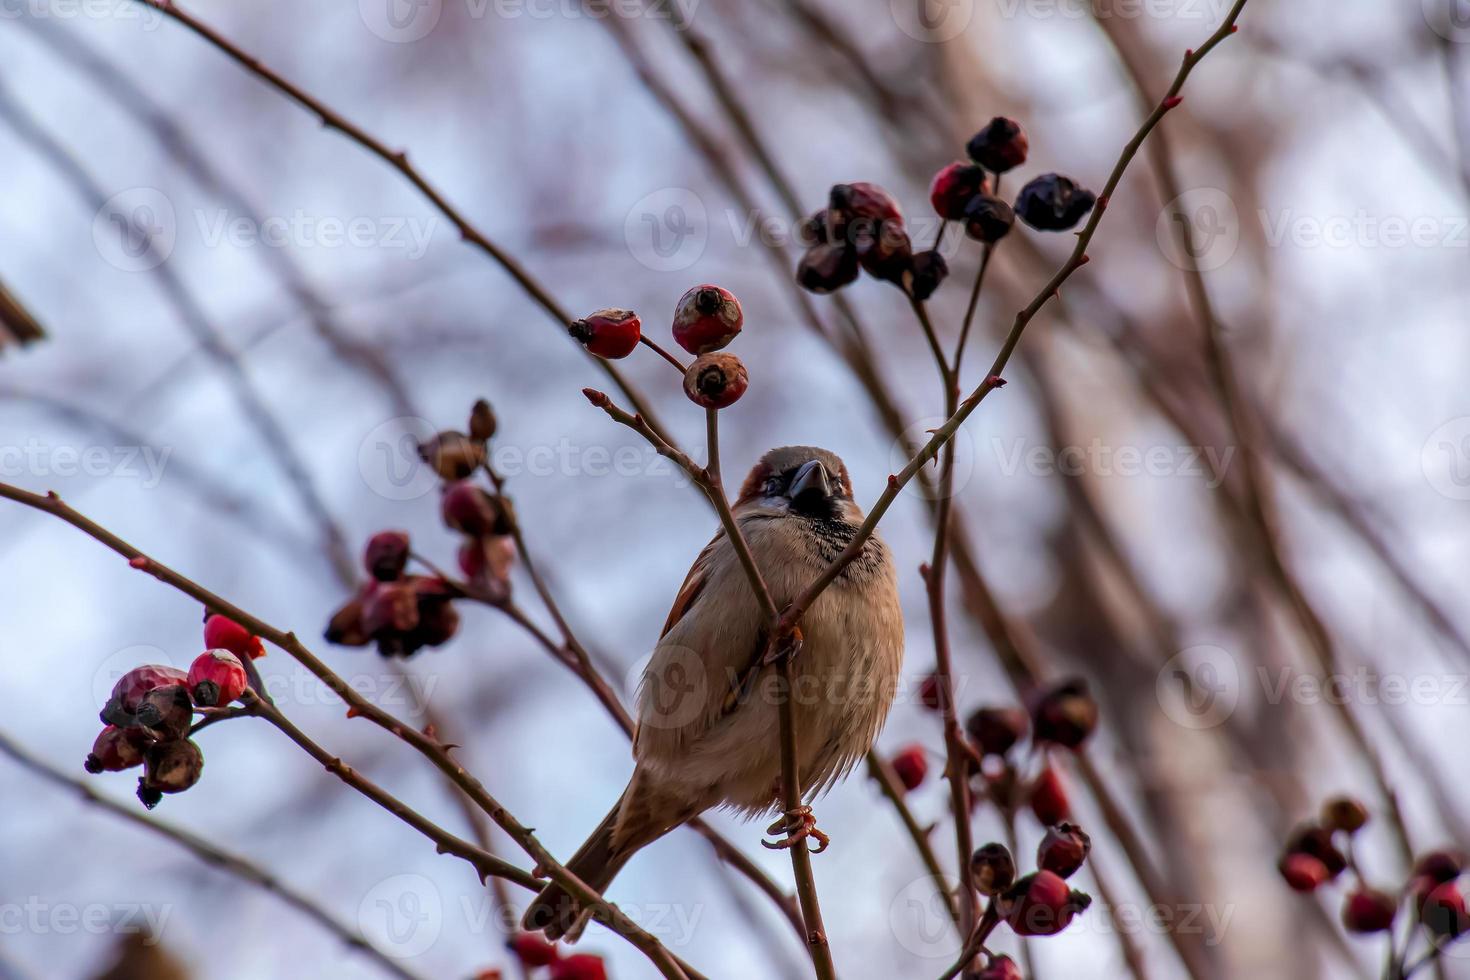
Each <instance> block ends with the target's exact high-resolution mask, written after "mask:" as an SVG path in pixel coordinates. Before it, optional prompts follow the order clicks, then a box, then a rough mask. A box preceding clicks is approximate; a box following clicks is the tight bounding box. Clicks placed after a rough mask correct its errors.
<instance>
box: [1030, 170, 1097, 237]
mask: <svg viewBox="0 0 1470 980" xmlns="http://www.w3.org/2000/svg"><path fill="white" fill-rule="evenodd" d="M1096 203H1097V195H1095V194H1093V193H1092V191H1089V190H1084V189H1083V188H1081V187H1078V186H1077V184H1076V182H1075V181H1073V180H1072V179H1071V178H1069V177H1063V176H1061V175H1059V174H1044V175H1042V176H1040V177H1037V178H1036V179H1035V180H1033V181H1031V183H1029V184H1027V185H1026V186H1025V187H1023V188H1021V193H1020V195H1019V196H1018V197H1017V198H1016V216H1017V217H1019V218H1020V219H1021V220H1022V221H1024V222H1026V223H1027V224H1028V225H1030V226H1031V227H1032V228H1035V229H1036V230H1037V231H1066V230H1067V229H1069V228H1073V227H1075V226H1076V224H1077V222H1079V221H1081V220H1082V218H1083V216H1084V215H1086V214H1087V212H1089V211H1091V210H1092V206H1093V205H1094V204H1096Z"/></svg>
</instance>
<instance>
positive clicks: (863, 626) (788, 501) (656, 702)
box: [522, 446, 903, 940]
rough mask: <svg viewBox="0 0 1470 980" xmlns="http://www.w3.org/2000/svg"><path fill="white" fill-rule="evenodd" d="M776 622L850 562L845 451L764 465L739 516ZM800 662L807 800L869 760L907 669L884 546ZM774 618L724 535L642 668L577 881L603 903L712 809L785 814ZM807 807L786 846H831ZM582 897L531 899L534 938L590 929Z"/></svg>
mask: <svg viewBox="0 0 1470 980" xmlns="http://www.w3.org/2000/svg"><path fill="white" fill-rule="evenodd" d="M732 511H733V514H734V517H735V521H736V523H737V524H738V526H739V528H740V531H741V534H742V535H743V536H744V537H745V539H746V541H747V542H748V543H749V545H750V550H751V553H752V555H753V556H754V558H755V563H756V566H757V568H759V570H760V573H761V577H762V578H763V579H764V581H765V584H766V587H767V589H768V590H769V591H770V593H771V598H772V599H773V600H774V601H775V603H776V606H777V608H778V609H784V608H785V607H786V606H787V605H788V604H790V603H791V602H792V601H793V600H794V599H796V598H797V596H798V595H800V593H801V592H802V591H803V590H804V589H805V588H806V587H807V586H808V585H810V583H811V582H812V580H813V579H815V578H816V576H817V575H818V574H819V573H820V572H821V571H822V570H823V569H825V568H826V567H827V566H828V565H830V564H831V563H832V562H833V560H835V559H836V558H837V556H838V555H839V554H841V553H842V551H843V549H844V548H846V547H847V545H848V544H849V543H850V542H851V541H852V539H853V537H854V536H855V535H856V534H857V531H858V528H859V527H860V525H861V524H862V521H863V512H862V509H861V508H859V507H858V505H857V504H856V503H854V502H853V491H852V480H851V478H850V477H849V475H848V472H847V467H846V466H845V465H844V464H843V462H842V460H841V459H839V458H838V457H837V456H836V455H835V454H834V453H831V452H828V451H827V450H825V449H817V448H813V447H810V446H786V447H783V448H780V449H772V450H771V451H770V452H768V453H766V454H765V455H764V456H763V457H762V458H761V460H760V462H758V463H757V464H756V465H755V467H754V468H753V469H752V470H751V471H750V474H749V476H747V477H746V479H745V482H744V484H743V486H742V487H741V490H740V495H739V497H738V498H737V499H736V501H735V503H734V505H733V506H732ZM800 630H801V645H800V648H799V649H798V650H797V652H796V653H795V656H794V659H793V661H792V673H793V690H794V692H795V694H794V704H793V717H794V720H795V731H796V744H797V752H798V763H799V769H800V775H801V786H802V790H803V796H804V800H805V801H808V802H809V801H810V800H811V799H812V798H813V797H815V796H816V795H818V794H820V793H821V792H823V791H825V790H826V789H828V788H830V787H831V786H832V784H833V783H835V782H837V781H838V780H839V779H841V778H842V777H843V776H845V775H846V774H847V773H848V772H849V771H851V769H852V768H853V766H854V765H856V764H857V762H858V761H859V760H860V759H862V758H863V756H864V755H865V754H866V753H867V751H868V749H869V748H871V747H872V744H873V741H874V739H875V738H876V737H877V735H878V730H879V729H880V728H881V727H882V725H883V721H884V719H885V718H886V717H887V715H888V709H889V707H890V705H891V704H892V702H893V695H894V691H895V689H896V688H897V685H898V678H899V672H900V668H901V666H902V661H903V615H902V612H901V610H900V606H899V600H898V576H897V574H896V572H895V570H894V565H893V560H892V557H891V555H890V553H889V550H888V547H887V546H886V545H885V544H884V543H883V542H882V540H880V539H879V538H878V536H877V535H874V536H872V537H870V538H869V539H868V540H867V542H866V543H865V544H864V546H863V550H862V552H861V554H860V555H859V556H858V557H857V558H856V559H855V560H854V561H853V562H852V563H851V564H849V565H848V566H847V567H846V568H845V569H844V570H843V571H842V574H841V575H840V576H838V578H837V579H836V580H834V581H833V583H832V584H831V585H830V586H829V587H828V588H827V589H826V591H824V592H823V593H822V594H821V595H820V596H818V597H817V599H816V601H815V602H813V603H812V605H811V607H810V608H809V609H808V610H807V611H806V612H805V613H804V614H803V616H802V618H801V623H800ZM768 639H769V638H768V636H767V629H766V619H765V617H764V616H763V615H762V611H761V607H760V603H759V601H758V600H757V598H756V595H755V591H754V589H752V587H751V585H750V580H749V579H748V578H747V576H746V573H745V569H744V568H743V566H742V565H741V563H740V559H739V557H738V556H737V554H736V551H735V548H734V546H733V545H732V544H731V542H730V540H729V538H728V537H727V536H726V535H725V533H724V531H723V529H722V530H721V531H720V533H718V534H716V535H715V538H714V540H713V541H711V542H710V543H709V545H708V546H707V547H706V548H705V549H704V551H702V552H701V553H700V555H699V557H698V558H697V559H696V560H695V562H694V566H693V567H692V568H691V569H690V570H689V574H688V576H687V577H686V578H685V580H684V585H683V587H682V588H681V589H680V590H679V594H678V596H677V597H676V598H675V599H674V606H673V609H672V610H671V611H670V613H669V616H668V620H667V622H666V623H665V624H664V628H663V633H662V634H661V638H660V639H659V642H658V645H657V647H656V648H655V650H654V652H653V656H652V658H651V659H650V660H649V663H648V665H647V667H645V669H644V671H643V678H642V682H641V684H640V685H639V691H638V708H637V716H638V720H637V726H636V728H635V730H634V736H633V758H634V760H635V765H634V769H633V775H632V777H631V778H630V779H629V780H628V786H627V788H626V789H625V790H623V794H622V796H621V797H620V798H619V799H618V801H617V803H616V804H614V805H613V808H612V810H611V811H610V812H609V813H608V815H607V816H606V817H605V818H603V821H602V823H600V824H599V825H598V827H597V829H596V830H594V831H593V832H592V836H590V837H589V838H588V839H587V842H586V843H585V844H583V845H582V847H581V849H579V850H578V851H577V853H576V854H575V855H574V856H573V857H572V859H571V860H570V861H568V862H567V869H568V870H569V871H570V872H571V873H572V874H574V875H576V876H577V877H578V878H580V879H581V880H582V881H583V882H585V883H586V884H588V885H590V886H591V887H592V888H594V889H596V890H597V891H598V892H602V891H603V890H604V889H606V888H607V886H608V884H609V883H610V882H611V881H612V880H613V877H614V876H615V875H616V874H617V873H618V871H619V870H621V869H622V867H623V866H624V865H625V864H626V863H627V862H628V859H629V858H631V857H632V856H633V855H634V854H635V853H636V852H637V851H639V850H640V849H642V848H644V847H646V846H648V845H649V844H651V843H653V842H654V841H656V840H658V839H659V838H660V837H662V836H663V835H664V834H667V833H668V832H669V831H670V830H673V829H674V828H675V827H678V826H679V825H681V824H683V823H685V822H687V821H689V820H691V819H693V818H694V817H696V816H698V815H699V814H701V813H703V812H704V811H705V810H708V809H710V808H712V807H724V808H727V809H730V810H732V811H735V812H736V813H739V814H741V815H744V816H746V817H754V816H757V815H759V814H763V813H767V814H769V813H773V812H779V811H781V810H782V805H781V797H780V776H781V755H780V743H779V739H778V734H777V733H778V730H779V720H778V711H779V707H778V705H779V699H778V697H776V696H775V688H774V687H773V681H774V680H775V679H776V677H777V674H776V671H777V670H778V668H777V667H776V666H775V665H774V664H773V663H771V662H770V661H771V658H768V657H765V656H763V654H764V653H765V651H766V649H767V647H768V645H769V644H768ZM810 813H811V811H810V808H809V807H805V806H803V807H801V808H800V811H796V812H793V813H791V814H787V815H786V816H785V817H783V818H782V819H781V820H778V821H777V823H776V824H775V825H773V826H772V828H771V830H770V831H769V832H770V833H776V832H777V830H778V829H779V828H780V827H782V826H786V828H787V829H788V830H789V831H790V832H791V836H790V837H788V838H787V840H786V841H783V842H782V843H781V844H778V845H767V846H789V845H790V844H791V843H794V842H795V840H797V839H801V838H804V837H806V836H808V835H810V836H812V837H814V838H816V839H817V840H818V841H819V842H820V846H819V847H818V848H817V850H821V849H822V847H825V846H826V839H827V838H826V835H824V834H822V833H821V832H820V831H818V830H816V829H815V823H814V821H813V820H812V818H811V816H810ZM583 922H585V916H583V915H582V914H581V912H580V910H579V909H578V907H577V904H576V901H575V899H573V898H572V897H571V896H570V895H568V894H567V892H566V891H564V890H563V889H562V888H561V887H560V886H558V885H556V884H555V883H552V884H549V885H547V886H546V887H545V888H544V889H542V891H541V892H540V894H539V895H537V896H536V898H535V899H534V900H533V901H532V903H531V905H530V907H529V908H528V909H527V911H526V914H525V916H524V919H523V922H522V924H523V926H524V927H525V928H526V929H528V930H538V929H539V930H543V931H544V932H545V933H546V935H547V937H548V938H549V939H552V940H556V939H559V938H561V937H563V936H565V935H567V934H568V933H569V932H572V933H573V935H574V936H575V934H576V933H577V932H580V929H581V923H583Z"/></svg>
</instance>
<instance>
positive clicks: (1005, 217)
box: [962, 194, 1016, 245]
mask: <svg viewBox="0 0 1470 980" xmlns="http://www.w3.org/2000/svg"><path fill="white" fill-rule="evenodd" d="M962 217H963V219H964V222H965V234H967V235H969V236H970V237H971V238H973V239H975V240H976V241H977V242H985V243H986V244H987V245H993V244H995V243H996V242H998V241H1000V240H1001V239H1002V238H1004V237H1006V236H1007V235H1009V234H1010V233H1011V228H1012V227H1014V226H1015V224H1016V212H1015V211H1014V210H1013V209H1012V208H1011V206H1010V205H1009V204H1007V203H1006V202H1005V201H1002V200H1001V199H1000V198H998V197H991V196H990V195H989V194H981V195H980V196H979V197H977V198H975V199H974V200H972V201H971V202H970V203H969V205H968V206H967V207H966V208H965V213H964V215H963V216H962Z"/></svg>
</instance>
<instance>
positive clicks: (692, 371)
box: [684, 354, 750, 408]
mask: <svg viewBox="0 0 1470 980" xmlns="http://www.w3.org/2000/svg"><path fill="white" fill-rule="evenodd" d="M748 387H750V377H749V375H747V374H746V373H745V365H744V364H742V363H740V358H738V357H736V356H735V355H734V354H701V355H700V356H699V357H697V358H695V360H694V363H693V364H691V365H689V370H688V371H686V372H685V374H684V394H686V395H688V396H689V400H690V401H692V402H694V404H696V405H700V406H703V407H704V408H729V407H730V406H731V405H733V404H735V403H736V402H738V401H739V400H740V396H741V395H743V394H745V389H746V388H748Z"/></svg>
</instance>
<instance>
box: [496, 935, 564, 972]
mask: <svg viewBox="0 0 1470 980" xmlns="http://www.w3.org/2000/svg"><path fill="white" fill-rule="evenodd" d="M505 945H506V948H507V949H509V950H510V951H511V952H512V953H514V954H515V956H516V959H518V960H520V961H521V964H522V965H523V966H530V967H536V966H548V965H550V964H552V963H555V962H556V961H557V959H559V958H560V956H561V953H560V951H558V950H557V948H556V944H555V943H549V942H547V941H546V940H544V939H542V938H541V937H540V936H538V935H536V934H535V933H530V932H518V933H516V934H515V935H514V936H511V937H510V940H509V941H508V942H507V943H506V944H505Z"/></svg>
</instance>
